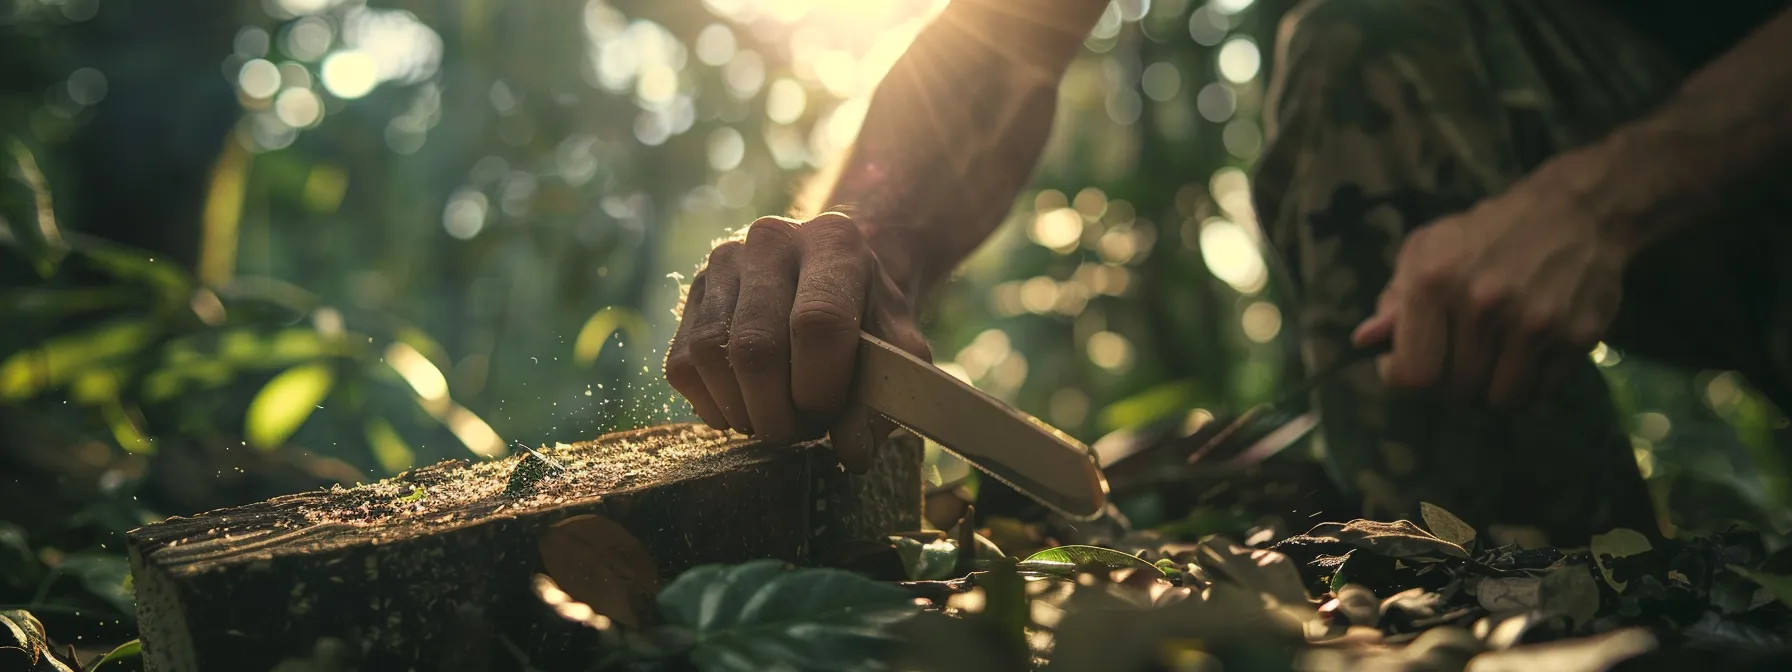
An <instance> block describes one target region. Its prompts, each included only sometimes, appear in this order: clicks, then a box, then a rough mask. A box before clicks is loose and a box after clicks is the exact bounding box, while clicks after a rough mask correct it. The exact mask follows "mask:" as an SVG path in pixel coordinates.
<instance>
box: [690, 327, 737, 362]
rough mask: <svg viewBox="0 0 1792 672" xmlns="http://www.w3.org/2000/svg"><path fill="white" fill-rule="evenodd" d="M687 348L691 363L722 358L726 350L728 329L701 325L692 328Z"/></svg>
mask: <svg viewBox="0 0 1792 672" xmlns="http://www.w3.org/2000/svg"><path fill="white" fill-rule="evenodd" d="M689 348H690V356H691V359H692V361H693V362H702V361H706V360H713V359H715V358H718V357H721V356H723V355H724V354H725V352H726V351H727V349H728V328H727V327H725V326H723V325H720V324H703V325H698V326H696V327H694V328H692V329H691V333H690V345H689Z"/></svg>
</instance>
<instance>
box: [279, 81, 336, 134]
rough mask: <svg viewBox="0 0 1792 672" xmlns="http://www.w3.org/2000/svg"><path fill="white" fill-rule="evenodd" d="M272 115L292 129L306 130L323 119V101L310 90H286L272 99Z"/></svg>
mask: <svg viewBox="0 0 1792 672" xmlns="http://www.w3.org/2000/svg"><path fill="white" fill-rule="evenodd" d="M274 114H275V115H278V116H279V117H280V121H283V122H285V123H286V125H288V126H291V127H293V128H307V127H310V126H311V125H313V124H316V123H317V122H318V120H319V119H322V118H323V115H324V106H323V101H321V100H318V99H317V94H315V93H312V92H311V89H287V90H285V91H281V92H280V97H279V98H276V99H274Z"/></svg>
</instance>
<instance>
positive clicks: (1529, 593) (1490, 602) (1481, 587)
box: [1475, 576, 1543, 614]
mask: <svg viewBox="0 0 1792 672" xmlns="http://www.w3.org/2000/svg"><path fill="white" fill-rule="evenodd" d="M1542 592H1543V578H1542V577H1536V576H1514V577H1508V578H1492V577H1488V578H1482V579H1481V580H1480V581H1479V582H1476V583H1475V600H1476V601H1478V602H1480V603H1481V608H1483V609H1486V610H1487V611H1489V612H1492V613H1495V614H1501V613H1512V612H1521V611H1531V610H1533V609H1536V608H1538V607H1539V606H1541V605H1542V602H1543V595H1542Z"/></svg>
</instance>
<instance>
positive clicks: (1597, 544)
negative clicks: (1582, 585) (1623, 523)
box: [1592, 527, 1653, 593]
mask: <svg viewBox="0 0 1792 672" xmlns="http://www.w3.org/2000/svg"><path fill="white" fill-rule="evenodd" d="M1652 549H1653V547H1652V546H1650V545H1649V538H1648V537H1645V536H1643V533H1641V532H1638V531H1636V530H1632V529H1629V528H1624V527H1620V528H1616V529H1613V530H1612V531H1610V532H1607V533H1605V534H1595V535H1593V544H1592V554H1593V561H1594V562H1596V563H1598V564H1599V573H1600V574H1601V575H1603V576H1604V577H1605V582H1606V583H1607V584H1610V585H1611V587H1612V588H1613V589H1614V590H1617V591H1618V592H1620V593H1621V592H1624V586H1625V585H1626V584H1627V583H1628V582H1627V581H1620V580H1618V579H1616V578H1613V577H1612V567H1611V560H1616V559H1618V558H1628V557H1630V556H1633V555H1637V554H1639V553H1647V552H1649V551H1650V550H1652Z"/></svg>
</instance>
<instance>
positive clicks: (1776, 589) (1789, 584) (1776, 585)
mask: <svg viewBox="0 0 1792 672" xmlns="http://www.w3.org/2000/svg"><path fill="white" fill-rule="evenodd" d="M1730 571H1732V572H1735V573H1737V574H1741V575H1742V576H1743V578H1746V579H1748V580H1750V581H1753V582H1755V583H1757V584H1760V585H1761V587H1762V588H1766V589H1767V591H1768V592H1770V593H1773V597H1774V598H1775V599H1778V600H1779V601H1780V602H1782V603H1785V604H1786V605H1788V606H1792V576H1784V575H1781V574H1769V573H1767V572H1758V571H1754V570H1750V569H1748V568H1745V567H1739V566H1736V565H1730Z"/></svg>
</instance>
